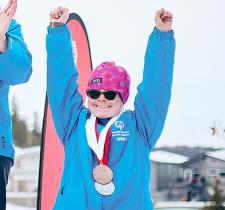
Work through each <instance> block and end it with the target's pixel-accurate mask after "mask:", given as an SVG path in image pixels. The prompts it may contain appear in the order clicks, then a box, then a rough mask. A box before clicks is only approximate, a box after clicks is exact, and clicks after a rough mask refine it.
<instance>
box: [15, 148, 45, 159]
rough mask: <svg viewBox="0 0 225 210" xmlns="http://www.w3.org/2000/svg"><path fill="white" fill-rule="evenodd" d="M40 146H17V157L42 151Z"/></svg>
mask: <svg viewBox="0 0 225 210" xmlns="http://www.w3.org/2000/svg"><path fill="white" fill-rule="evenodd" d="M40 150H41V148H40V146H34V147H28V148H21V147H15V152H16V157H19V156H23V155H29V154H35V153H38V154H39V153H40Z"/></svg>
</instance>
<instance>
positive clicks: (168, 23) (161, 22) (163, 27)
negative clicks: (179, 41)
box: [155, 8, 173, 32]
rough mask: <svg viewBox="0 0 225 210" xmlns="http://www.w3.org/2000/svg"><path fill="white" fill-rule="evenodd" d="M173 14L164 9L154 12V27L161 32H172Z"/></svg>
mask: <svg viewBox="0 0 225 210" xmlns="http://www.w3.org/2000/svg"><path fill="white" fill-rule="evenodd" d="M172 24H173V14H172V13H171V12H169V11H167V10H165V9H163V8H162V9H160V10H158V11H156V14H155V26H156V28H157V29H159V30H160V31H163V32H168V31H171V30H172Z"/></svg>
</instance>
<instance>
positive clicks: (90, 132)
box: [85, 112, 122, 160]
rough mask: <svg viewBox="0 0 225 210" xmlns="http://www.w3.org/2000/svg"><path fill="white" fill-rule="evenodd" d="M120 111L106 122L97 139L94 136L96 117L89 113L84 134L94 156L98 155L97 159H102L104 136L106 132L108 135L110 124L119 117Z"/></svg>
mask: <svg viewBox="0 0 225 210" xmlns="http://www.w3.org/2000/svg"><path fill="white" fill-rule="evenodd" d="M121 114H122V112H121V113H120V114H119V115H117V116H115V117H113V118H112V119H111V120H110V121H109V122H108V123H107V124H106V126H105V127H104V128H103V129H102V131H101V133H100V135H99V138H98V139H99V140H97V138H96V132H95V123H96V117H95V116H93V115H91V117H90V118H89V119H87V122H86V126H85V127H86V136H87V141H88V145H89V147H91V149H92V150H93V151H94V153H95V154H96V156H97V157H98V160H102V159H103V153H104V147H105V141H106V139H107V138H106V136H107V134H108V133H109V134H108V135H109V136H110V130H111V129H110V127H111V125H112V124H113V123H114V122H115V121H116V120H117V119H118V118H119V117H120V115H121ZM108 139H109V137H108Z"/></svg>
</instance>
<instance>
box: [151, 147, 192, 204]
mask: <svg viewBox="0 0 225 210" xmlns="http://www.w3.org/2000/svg"><path fill="white" fill-rule="evenodd" d="M150 160H151V184H150V188H151V189H150V190H151V193H152V197H153V200H154V201H167V200H179V199H180V196H182V195H183V192H180V190H179V189H177V188H179V187H183V185H182V184H181V185H180V184H179V183H180V181H182V180H179V178H180V177H182V176H183V174H182V172H183V171H182V169H181V168H180V165H181V164H182V163H184V162H187V161H188V160H189V158H188V157H186V156H183V155H178V154H175V153H171V152H167V151H162V150H156V151H153V152H151V154H150Z"/></svg>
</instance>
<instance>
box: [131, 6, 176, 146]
mask: <svg viewBox="0 0 225 210" xmlns="http://www.w3.org/2000/svg"><path fill="white" fill-rule="evenodd" d="M172 20H173V17H172V14H171V13H169V12H167V11H166V10H164V9H161V10H159V11H157V12H156V15H155V24H156V27H155V28H154V30H153V32H152V34H151V35H150V37H149V40H148V46H147V50H146V54H145V60H144V73H143V80H142V82H141V83H140V85H139V86H138V93H137V95H136V98H135V104H134V105H135V111H134V117H135V120H136V124H137V128H138V131H139V133H140V134H141V135H142V136H143V137H144V139H145V140H146V144H147V146H148V147H149V149H150V150H151V149H153V147H154V145H155V143H156V141H157V140H158V138H159V136H160V134H161V132H162V129H163V127H164V123H165V119H166V115H167V110H168V106H169V103H170V98H171V88H172V77H173V65H174V55H175V40H174V33H173V31H171V29H172Z"/></svg>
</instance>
